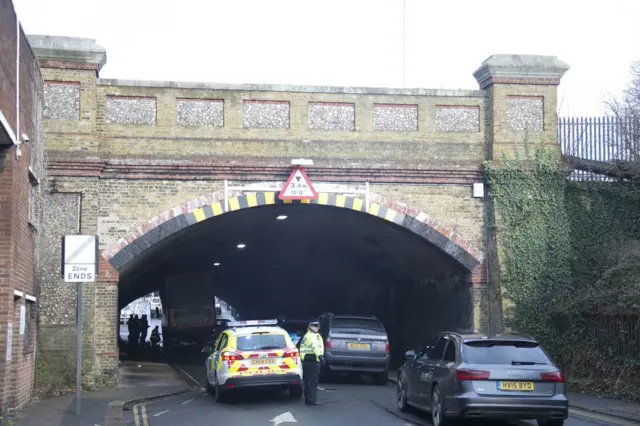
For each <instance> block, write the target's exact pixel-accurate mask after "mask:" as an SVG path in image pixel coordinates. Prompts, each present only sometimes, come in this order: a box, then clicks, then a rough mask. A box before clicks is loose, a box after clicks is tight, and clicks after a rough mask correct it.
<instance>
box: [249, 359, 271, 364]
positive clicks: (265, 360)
mask: <svg viewBox="0 0 640 426" xmlns="http://www.w3.org/2000/svg"><path fill="white" fill-rule="evenodd" d="M270 364H275V360H272V359H252V360H251V365H270Z"/></svg>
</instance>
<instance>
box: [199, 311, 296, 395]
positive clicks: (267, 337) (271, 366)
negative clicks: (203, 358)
mask: <svg viewBox="0 0 640 426" xmlns="http://www.w3.org/2000/svg"><path fill="white" fill-rule="evenodd" d="M277 323H278V322H277V320H253V321H233V322H230V323H229V324H228V328H227V329H226V330H225V331H224V332H222V333H221V334H220V336H219V338H218V340H217V341H216V343H215V345H214V347H213V351H212V353H211V355H210V356H209V357H208V358H207V364H206V367H207V368H206V369H207V388H208V390H210V391H211V392H213V393H216V394H222V393H225V392H227V391H229V390H232V389H236V388H243V387H281V388H286V389H289V392H290V394H291V396H293V397H300V396H301V395H302V384H301V383H302V362H301V360H300V354H299V352H298V349H297V348H296V347H295V345H294V344H293V341H292V340H291V338H290V337H289V334H288V333H287V332H286V331H285V330H284V329H282V328H280V327H278V326H277ZM216 399H218V400H219V399H220V398H219V395H216Z"/></svg>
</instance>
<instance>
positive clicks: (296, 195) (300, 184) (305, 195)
mask: <svg viewBox="0 0 640 426" xmlns="http://www.w3.org/2000/svg"><path fill="white" fill-rule="evenodd" d="M278 198H279V199H281V200H317V199H318V193H317V192H316V190H315V188H314V187H313V185H312V184H311V181H310V180H309V178H308V177H307V174H306V173H305V172H304V170H303V169H302V167H300V166H296V168H295V169H293V172H291V176H289V179H287V183H286V184H285V185H284V186H283V187H282V191H280V195H278Z"/></svg>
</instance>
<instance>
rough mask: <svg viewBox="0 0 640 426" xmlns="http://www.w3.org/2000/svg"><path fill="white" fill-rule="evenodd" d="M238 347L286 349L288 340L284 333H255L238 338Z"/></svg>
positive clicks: (245, 348) (246, 348)
mask: <svg viewBox="0 0 640 426" xmlns="http://www.w3.org/2000/svg"><path fill="white" fill-rule="evenodd" d="M236 346H237V347H236V349H237V350H239V351H263V350H268V349H284V348H286V347H287V340H286V339H285V337H284V334H264V333H254V334H246V335H241V336H238V337H237V338H236Z"/></svg>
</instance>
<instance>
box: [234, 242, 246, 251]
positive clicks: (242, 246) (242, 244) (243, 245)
mask: <svg viewBox="0 0 640 426" xmlns="http://www.w3.org/2000/svg"><path fill="white" fill-rule="evenodd" d="M246 246H247V245H246V244H245V243H239V244H238V245H237V246H236V247H238V248H239V249H240V250H242V249H243V248H245V247H246Z"/></svg>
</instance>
